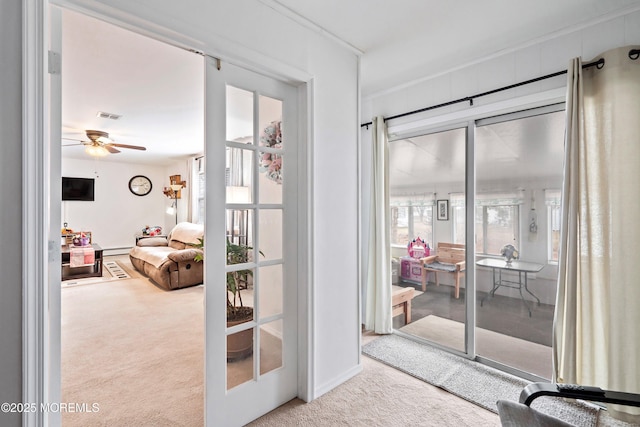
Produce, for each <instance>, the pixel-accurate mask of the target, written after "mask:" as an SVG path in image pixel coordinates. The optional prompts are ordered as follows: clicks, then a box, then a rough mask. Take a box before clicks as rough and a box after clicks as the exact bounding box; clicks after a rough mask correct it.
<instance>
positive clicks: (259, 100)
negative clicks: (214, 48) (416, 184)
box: [205, 57, 298, 426]
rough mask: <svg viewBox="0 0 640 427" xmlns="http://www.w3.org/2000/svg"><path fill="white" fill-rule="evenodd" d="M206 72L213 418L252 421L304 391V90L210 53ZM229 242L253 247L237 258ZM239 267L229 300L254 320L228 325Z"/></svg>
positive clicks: (209, 402)
mask: <svg viewBox="0 0 640 427" xmlns="http://www.w3.org/2000/svg"><path fill="white" fill-rule="evenodd" d="M219 65H221V66H219ZM205 68H206V70H205V75H206V101H205V103H206V104H205V105H206V108H205V138H206V145H205V155H206V159H207V161H206V190H205V194H206V196H205V212H206V213H205V218H206V221H205V224H206V227H205V229H206V230H205V242H206V253H205V295H206V297H205V298H206V314H205V318H206V345H205V361H206V362H205V364H206V397H205V399H206V400H205V402H206V406H205V407H206V409H205V412H206V413H205V417H206V425H210V426H214V425H215V426H217V425H225V426H231V425H244V424H246V423H248V422H250V421H252V420H254V419H255V418H257V417H259V416H261V415H263V414H265V413H267V412H269V411H271V410H272V409H274V408H276V407H277V406H279V405H281V404H283V403H285V402H287V401H288V400H291V399H292V398H294V397H295V396H296V395H297V379H298V365H297V282H296V277H297V261H298V260H297V251H298V247H297V242H298V239H297V223H298V221H297V209H296V206H297V201H296V195H297V175H298V173H297V161H298V158H297V141H298V137H297V132H298V117H297V110H298V108H297V91H296V88H294V87H293V86H290V85H288V84H285V83H283V82H279V81H277V80H274V79H271V78H268V77H265V76H262V75H259V74H256V73H253V72H250V71H248V70H245V69H242V68H239V67H236V66H233V65H231V64H228V63H222V64H220V63H219V62H218V61H217V60H216V59H213V58H210V57H207V58H206V61H205ZM227 245H232V247H238V246H241V247H248V248H250V249H248V250H247V254H246V255H245V256H243V257H240V259H237V258H236V259H235V260H233V261H229V260H228V257H227ZM234 272H237V273H239V274H237V276H236V277H237V278H238V282H237V283H238V286H239V288H240V289H239V296H236V298H235V301H234V298H233V296H232V295H231V297H230V300H231V302H232V303H233V304H234V305H238V304H239V298H238V297H241V298H242V303H243V305H244V306H245V307H252V309H253V310H252V311H253V317H252V318H251V320H249V321H248V322H245V323H240V324H237V325H234V326H227V322H226V313H227V296H228V295H229V294H228V291H227V287H226V282H227V275H228V274H233V273H234ZM245 335H248V336H249V344H248V345H244V346H241V347H240V349H239V350H238V351H236V352H235V353H232V354H230V353H228V350H229V349H230V348H231V347H232V345H235V344H234V343H235V342H236V341H237V340H238V339H240V338H241V337H242V336H245ZM227 347H229V348H227Z"/></svg>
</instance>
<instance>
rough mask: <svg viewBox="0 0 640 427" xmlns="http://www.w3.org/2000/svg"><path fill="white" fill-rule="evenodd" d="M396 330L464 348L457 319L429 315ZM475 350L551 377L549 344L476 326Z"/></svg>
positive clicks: (490, 357)
mask: <svg viewBox="0 0 640 427" xmlns="http://www.w3.org/2000/svg"><path fill="white" fill-rule="evenodd" d="M400 331H402V332H406V333H408V334H411V335H414V336H417V337H421V338H425V339H428V340H430V341H433V342H436V343H439V344H442V345H445V346H447V347H450V348H453V349H456V350H460V351H464V324H463V323H460V322H455V321H453V320H449V319H444V318H442V317H438V316H433V315H431V316H426V317H423V318H422V319H419V320H416V321H414V322H412V323H410V324H408V325H406V326H403V327H402V328H400ZM476 353H477V354H478V355H480V356H483V357H485V358H488V359H492V360H495V361H498V362H500V363H504V364H506V365H509V366H513V367H515V368H518V369H522V370H524V371H526V372H530V373H532V374H535V375H538V376H541V377H543V378H551V369H552V366H551V363H552V362H551V357H552V356H551V347H547V346H544V345H540V344H536V343H532V342H529V341H525V340H522V339H519V338H514V337H510V336H508V335H502V334H499V333H497V332H493V331H488V330H486V329H481V328H477V329H476Z"/></svg>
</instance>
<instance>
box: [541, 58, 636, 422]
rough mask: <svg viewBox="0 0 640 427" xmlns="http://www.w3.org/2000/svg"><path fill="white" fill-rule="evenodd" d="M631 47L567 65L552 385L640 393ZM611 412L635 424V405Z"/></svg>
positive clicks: (634, 132) (634, 106)
mask: <svg viewBox="0 0 640 427" xmlns="http://www.w3.org/2000/svg"><path fill="white" fill-rule="evenodd" d="M634 48H635V49H637V48H638V47H624V48H619V49H614V50H611V51H608V52H606V53H604V54H603V55H601V56H600V57H602V58H604V59H605V65H604V67H603V68H602V69H598V68H596V67H589V68H586V69H583V68H582V63H581V60H580V58H576V59H574V60H572V61H571V64H570V67H569V70H568V82H567V83H568V84H567V90H568V92H567V129H566V141H565V150H566V154H565V165H564V183H563V196H562V227H561V230H562V231H561V238H560V261H559V272H558V296H557V301H556V313H555V323H554V337H553V357H554V380H555V381H557V382H564V383H578V384H583V385H596V386H599V387H602V388H606V389H612V390H619V391H626V392H632V393H640V362H639V361H640V326H639V325H640V307H639V305H640V283H639V280H640V262H639V261H638V256H639V255H640V221H639V214H640V185H639V184H638V183H639V182H640V179H639V175H640V172H639V171H640V60H633V59H631V58H632V57H633V56H634V55H630V51H631V49H634ZM610 406H611V405H610ZM609 409H610V412H612V414H613V415H614V416H617V417H620V418H626V419H627V420H631V421H635V422H638V421H640V418H639V417H638V416H639V415H640V409H638V408H626V409H624V410H622V408H619V407H618V408H612V407H610V408H609ZM634 415H635V417H634ZM631 418H633V419H631Z"/></svg>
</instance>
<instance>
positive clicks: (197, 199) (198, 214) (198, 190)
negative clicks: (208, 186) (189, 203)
mask: <svg viewBox="0 0 640 427" xmlns="http://www.w3.org/2000/svg"><path fill="white" fill-rule="evenodd" d="M193 175H194V182H195V183H196V185H194V186H193V187H192V188H193V192H194V194H193V208H194V209H193V222H194V223H196V224H204V183H205V176H204V157H196V158H195V159H194V160H193Z"/></svg>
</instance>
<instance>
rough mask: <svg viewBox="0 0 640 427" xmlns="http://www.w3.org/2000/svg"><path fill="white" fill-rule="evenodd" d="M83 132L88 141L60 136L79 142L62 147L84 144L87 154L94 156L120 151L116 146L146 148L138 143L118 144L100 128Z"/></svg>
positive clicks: (136, 148)
mask: <svg viewBox="0 0 640 427" xmlns="http://www.w3.org/2000/svg"><path fill="white" fill-rule="evenodd" d="M85 133H86V135H87V138H89V141H83V140H79V139H73V138H62V139H66V140H70V141H78V142H80V144H69V145H64V147H69V146H72V145H84V146H86V148H85V151H86V152H87V154H89V155H91V156H96V157H102V156H106V155H107V154H109V153H111V154H116V153H120V150H118V148H129V149H132V150H141V151H145V150H146V149H147V148H146V147H142V146H140V145H128V144H118V143H116V142H114V141H113V140H112V139H111V138H109V134H108V133H107V132H104V131H101V130H86V131H85ZM115 147H118V148H115Z"/></svg>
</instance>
